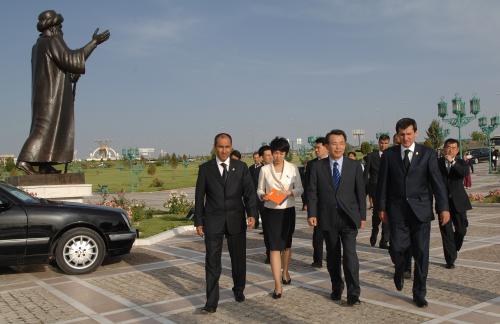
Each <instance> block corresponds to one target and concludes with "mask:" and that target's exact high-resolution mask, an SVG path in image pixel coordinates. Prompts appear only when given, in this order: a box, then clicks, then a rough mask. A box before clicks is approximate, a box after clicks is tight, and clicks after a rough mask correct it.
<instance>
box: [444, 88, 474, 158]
mask: <svg viewBox="0 0 500 324" xmlns="http://www.w3.org/2000/svg"><path fill="white" fill-rule="evenodd" d="M451 104H452V108H453V109H452V111H453V114H455V116H456V117H455V118H445V117H446V116H447V115H448V104H447V103H446V101H444V98H443V97H442V98H441V101H440V102H439V103H438V116H439V117H441V119H442V120H443V121H445V122H447V123H448V124H450V125H451V126H453V127H457V128H458V143H459V147H460V156H461V157H462V156H463V155H462V132H461V129H462V127H464V126H465V125H467V124H468V123H470V122H471V121H472V120H473V119H475V118H476V116H477V114H479V111H480V103H479V98H478V97H476V96H473V97H472V99H471V100H470V113H471V116H467V115H466V112H465V102H464V101H463V100H462V98H461V97H459V96H458V93H457V94H455V98H453V100H452V101H451ZM444 132H446V131H444Z"/></svg>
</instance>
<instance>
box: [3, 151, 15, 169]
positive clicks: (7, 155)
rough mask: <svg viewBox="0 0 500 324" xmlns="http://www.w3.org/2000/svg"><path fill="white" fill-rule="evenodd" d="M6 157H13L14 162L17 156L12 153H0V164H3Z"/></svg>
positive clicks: (5, 161)
mask: <svg viewBox="0 0 500 324" xmlns="http://www.w3.org/2000/svg"><path fill="white" fill-rule="evenodd" d="M8 159H13V160H14V163H16V162H17V158H16V156H15V155H14V154H0V165H2V166H5V164H6V163H7V160H8Z"/></svg>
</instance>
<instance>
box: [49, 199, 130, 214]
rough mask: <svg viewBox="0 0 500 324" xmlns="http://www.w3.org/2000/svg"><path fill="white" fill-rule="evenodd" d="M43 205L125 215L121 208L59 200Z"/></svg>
mask: <svg viewBox="0 0 500 324" xmlns="http://www.w3.org/2000/svg"><path fill="white" fill-rule="evenodd" d="M42 205H46V206H57V207H68V208H70V209H82V210H86V211H89V210H96V211H105V212H106V211H107V212H111V213H124V212H125V211H124V210H123V209H121V208H113V207H107V206H98V205H91V204H82V203H77V202H67V201H58V200H44V201H43V202H42Z"/></svg>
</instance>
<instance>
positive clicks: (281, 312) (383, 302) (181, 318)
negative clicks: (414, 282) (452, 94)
mask: <svg viewBox="0 0 500 324" xmlns="http://www.w3.org/2000/svg"><path fill="white" fill-rule="evenodd" d="M489 182H491V181H489ZM369 218H370V217H369ZM469 222H470V226H469V231H468V235H467V236H466V239H465V243H464V246H463V249H462V251H461V252H460V253H459V258H458V260H457V263H456V265H457V267H456V268H455V269H453V270H448V269H445V268H444V267H443V264H444V259H443V252H442V245H441V238H440V234H439V229H438V227H437V222H434V223H433V228H432V233H431V264H430V268H429V278H428V301H429V307H427V308H425V309H419V308H417V307H415V306H414V305H413V303H412V301H411V282H407V283H406V284H405V288H404V290H403V291H402V292H398V291H396V289H395V288H394V284H393V282H392V274H393V267H392V264H391V261H390V258H389V256H388V253H387V251H385V250H381V249H379V248H376V247H371V246H370V245H369V233H370V232H369V228H370V226H369V225H370V224H368V226H367V229H365V230H361V231H360V233H359V235H358V246H357V248H358V256H359V259H360V270H361V273H360V280H361V300H362V304H361V305H359V306H356V307H347V306H346V304H345V295H344V296H343V300H344V301H343V302H342V303H335V302H333V301H331V300H330V299H329V293H330V281H329V277H328V273H327V271H326V269H325V268H322V269H315V268H312V267H311V266H310V263H311V262H312V248H311V236H312V230H311V229H310V228H309V227H308V226H307V224H306V219H305V214H304V213H303V212H300V211H299V212H298V219H297V228H296V235H295V237H294V242H293V260H292V264H291V277H292V285H290V286H288V287H286V288H285V291H284V294H283V298H281V299H280V300H273V299H272V298H271V296H270V293H271V291H272V289H273V281H272V277H271V271H270V267H269V265H265V264H264V257H265V254H264V247H263V241H262V240H263V238H262V235H261V234H260V230H253V231H249V232H248V246H247V254H248V256H247V271H248V273H247V288H246V290H245V294H246V297H247V300H246V301H245V302H244V303H236V302H235V301H234V298H233V296H232V291H231V287H232V279H231V266H230V259H229V254H228V252H227V249H226V248H224V253H223V273H222V276H221V280H220V285H221V301H220V304H219V307H218V309H217V312H216V313H215V314H211V315H205V314H201V313H200V312H199V310H198V309H199V308H200V307H201V306H203V305H204V302H205V295H204V291H205V286H204V245H203V241H202V240H201V239H200V238H198V237H196V236H195V235H194V232H193V233H187V234H183V235H178V236H176V237H174V238H171V239H168V240H165V241H162V242H160V243H158V244H155V245H152V246H145V247H144V246H143V247H136V248H134V249H133V250H132V253H131V254H130V255H127V256H124V257H122V258H117V259H109V260H106V262H105V263H104V265H103V266H102V267H100V268H99V269H98V270H97V271H96V272H94V273H92V274H88V275H83V276H67V275H64V274H62V273H60V271H58V269H56V268H53V267H51V266H45V265H35V266H25V267H9V268H0V323H40V322H45V323H54V322H57V323H95V322H98V323H112V322H121V323H158V322H160V323H172V322H174V323H199V322H203V323H235V322H245V323H247V322H248V323H267V322H274V323H305V322H308V323H328V322H346V323H358V322H359V323H361V322H370V323H372V322H373V323H382V322H384V323H402V322H404V323H413V322H415V323H416V322H428V323H500V207H492V206H485V205H475V207H474V209H473V210H472V211H471V212H470V213H469Z"/></svg>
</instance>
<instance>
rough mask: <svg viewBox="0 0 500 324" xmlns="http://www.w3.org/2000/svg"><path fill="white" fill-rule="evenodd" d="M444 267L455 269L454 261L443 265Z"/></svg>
mask: <svg viewBox="0 0 500 324" xmlns="http://www.w3.org/2000/svg"><path fill="white" fill-rule="evenodd" d="M445 268H446V269H455V264H454V263H449V264H447V265H445Z"/></svg>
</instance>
